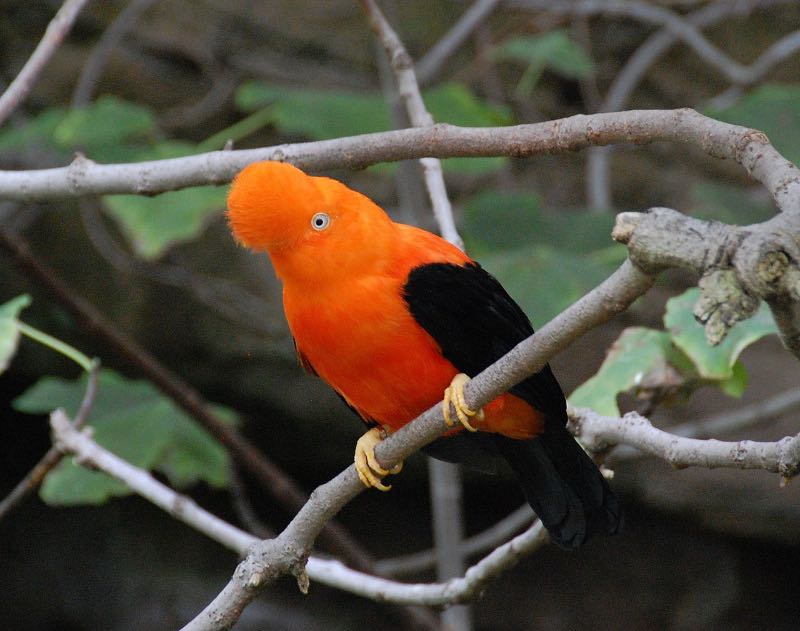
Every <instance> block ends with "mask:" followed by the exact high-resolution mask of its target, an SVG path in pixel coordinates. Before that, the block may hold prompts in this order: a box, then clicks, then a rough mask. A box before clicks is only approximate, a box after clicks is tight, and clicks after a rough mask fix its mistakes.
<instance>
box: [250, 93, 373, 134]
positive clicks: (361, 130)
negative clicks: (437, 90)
mask: <svg viewBox="0 0 800 631" xmlns="http://www.w3.org/2000/svg"><path fill="white" fill-rule="evenodd" d="M236 104H237V105H238V106H239V107H240V108H242V109H244V110H247V111H253V110H256V109H260V108H262V107H265V106H267V105H269V106H270V107H271V108H272V109H271V111H272V116H273V118H272V120H273V121H274V123H275V125H277V126H278V127H279V128H280V129H281V130H282V131H284V132H287V133H294V134H302V135H304V136H308V137H309V138H313V139H315V140H327V139H330V138H338V137H341V136H354V135H356V134H366V133H370V132H376V131H385V130H387V129H389V114H388V110H387V107H386V104H385V103H384V102H383V99H382V98H381V97H380V96H378V95H377V94H371V93H363V94H360V93H359V94H357V93H351V92H343V91H335V90H325V91H322V90H306V89H301V88H285V87H278V86H272V85H268V84H265V83H262V82H257V81H252V82H249V83H245V84H244V85H242V86H241V87H240V88H239V89H238V90H237V92H236Z"/></svg>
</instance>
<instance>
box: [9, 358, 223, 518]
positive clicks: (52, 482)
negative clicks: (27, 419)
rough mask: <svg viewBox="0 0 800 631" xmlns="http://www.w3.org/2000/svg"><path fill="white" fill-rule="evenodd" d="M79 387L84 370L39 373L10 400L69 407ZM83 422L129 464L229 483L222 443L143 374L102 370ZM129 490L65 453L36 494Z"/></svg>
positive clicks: (63, 497) (87, 499) (181, 480)
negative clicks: (72, 376)
mask: <svg viewBox="0 0 800 631" xmlns="http://www.w3.org/2000/svg"><path fill="white" fill-rule="evenodd" d="M85 387H86V379H85V378H81V379H80V380H76V381H68V380H65V379H60V378H55V377H45V378H43V379H41V380H39V382H38V383H36V384H35V385H34V386H32V387H31V388H30V389H29V390H28V391H26V392H25V393H23V394H22V395H21V396H20V397H18V398H17V399H15V400H14V402H13V405H14V407H15V408H16V409H18V410H20V411H22V412H28V413H32V414H42V413H49V412H50V411H51V410H53V409H54V408H57V407H63V408H64V409H65V410H66V411H67V413H68V414H70V415H74V414H75V412H76V411H77V409H78V406H79V405H80V401H81V399H82V398H83V394H84V391H85ZM90 424H91V426H92V427H93V428H94V438H95V440H96V441H97V442H98V443H99V444H100V445H102V446H104V447H105V448H107V449H108V450H110V451H112V452H113V453H115V454H116V455H118V456H120V457H121V458H124V459H125V460H127V461H128V462H130V463H131V464H133V465H135V466H138V467H142V468H145V469H149V470H154V471H158V472H161V473H163V474H164V475H166V476H167V477H168V478H169V479H170V481H171V482H172V484H174V485H175V486H178V487H185V486H188V485H190V484H193V483H195V482H198V481H205V482H207V483H209V484H211V485H213V486H217V487H219V486H224V485H226V484H227V483H228V461H227V453H226V452H225V450H224V449H223V447H222V446H221V445H219V443H217V442H216V441H215V440H214V439H213V438H212V437H211V436H210V435H209V434H208V433H207V432H206V431H205V429H203V428H201V427H200V426H198V425H197V424H196V423H195V422H194V420H192V419H191V418H190V417H189V416H187V415H186V414H185V413H184V412H182V411H181V410H179V409H178V408H177V407H176V406H175V405H174V404H173V403H172V402H171V401H170V400H169V399H167V398H165V397H164V396H162V395H161V394H160V393H159V392H158V391H157V390H156V389H155V388H154V387H153V386H152V385H151V384H150V383H148V382H146V381H133V380H129V379H126V378H124V377H122V376H120V375H118V374H116V373H114V372H112V371H110V370H103V371H101V373H100V375H99V383H98V392H97V398H96V400H95V404H94V407H93V408H92V413H91V416H90ZM129 492H130V491H129V490H128V489H127V488H126V487H125V486H124V485H122V484H121V483H119V482H117V481H115V480H113V479H112V478H110V477H109V476H107V475H105V474H103V473H97V472H93V471H88V470H86V469H84V468H83V467H79V466H76V465H75V464H74V463H72V462H71V461H70V460H68V459H65V460H64V461H62V462H61V464H59V466H58V467H56V468H55V469H54V470H53V471H51V472H50V474H48V476H47V478H46V479H45V481H44V484H43V485H42V489H41V496H42V499H44V501H46V502H48V503H50V504H83V503H93V504H95V503H101V502H105V501H106V500H107V499H109V498H110V497H112V496H118V495H125V494H128V493H129Z"/></svg>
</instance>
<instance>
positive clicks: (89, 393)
mask: <svg viewBox="0 0 800 631" xmlns="http://www.w3.org/2000/svg"><path fill="white" fill-rule="evenodd" d="M99 372H100V361H99V360H98V359H94V360H92V369H91V370H90V371H89V378H88V381H87V383H86V391H85V393H84V395H83V400H82V401H81V405H80V408H78V412H77V413H76V414H75V420H74V421H73V422H72V428H73V429H74V430H76V431H77V430H79V429H81V428H82V427H83V426H84V425H85V424H86V421H87V420H88V418H89V413H90V412H91V410H92V407H93V406H94V400H95V397H96V395H97V376H98V374H99ZM62 457H63V454H62V453H61V451H59V450H58V449H56V448H55V447H51V448H50V449H48V450H47V453H45V455H44V456H42V459H41V460H39V462H37V463H36V465H35V466H34V467H33V469H31V470H30V472H29V473H28V475H26V476H25V477H24V478H23V479H22V480H21V481H20V482H19V484H17V486H15V487H14V488H13V489H12V491H11V492H10V493H9V494H8V495H7V496H6V497H5V498H3V501H2V502H0V519H3V517H5V516H6V515H8V514H9V513H10V512H11V511H12V510H14V508H16V507H17V506H18V505H19V503H20V502H21V501H22V500H23V499H25V498H26V497H27V496H28V495H29V494H30V493H31V492H32V491H35V490H36V489H38V488H39V486H40V485H41V483H42V480H44V478H45V476H46V475H47V474H48V473H50V471H52V470H53V469H54V468H55V467H56V465H57V464H58V463H59V462H61V458H62Z"/></svg>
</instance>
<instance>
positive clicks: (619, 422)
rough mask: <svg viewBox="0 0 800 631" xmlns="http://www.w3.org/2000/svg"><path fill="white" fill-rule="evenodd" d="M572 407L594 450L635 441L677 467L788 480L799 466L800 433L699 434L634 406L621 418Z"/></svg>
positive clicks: (579, 433)
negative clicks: (686, 433) (669, 428)
mask: <svg viewBox="0 0 800 631" xmlns="http://www.w3.org/2000/svg"><path fill="white" fill-rule="evenodd" d="M571 413H572V416H571V424H572V427H573V429H574V431H575V435H576V436H578V438H580V439H581V442H582V443H583V444H584V445H586V446H587V447H588V448H589V449H591V450H593V451H602V450H605V449H608V447H610V446H613V445H620V444H623V445H630V446H631V447H635V448H636V449H639V450H641V451H644V452H646V453H648V454H651V455H654V456H658V457H659V458H661V459H662V460H666V461H667V462H669V463H670V464H672V465H673V466H674V467H678V468H684V467H706V468H709V469H715V468H717V467H731V468H735V469H764V470H765V471H771V472H773V473H779V474H780V475H781V477H782V479H783V480H788V479H790V478H792V477H794V476H795V475H797V473H798V471H800V434H797V435H795V436H787V437H786V438H782V439H781V440H778V441H775V442H757V441H753V440H740V441H735V442H726V441H722V440H715V439H713V438H711V439H707V440H699V439H696V438H684V437H682V436H675V435H674V434H670V433H668V432H665V431H663V430H660V429H658V428H656V427H653V425H652V424H651V423H650V421H649V420H648V419H646V418H644V417H643V416H641V415H639V414H638V413H636V412H629V413H628V414H626V415H625V416H623V417H622V418H621V419H620V418H612V417H607V416H602V415H600V414H597V413H596V412H594V411H592V410H589V409H587V408H573V409H572V410H571Z"/></svg>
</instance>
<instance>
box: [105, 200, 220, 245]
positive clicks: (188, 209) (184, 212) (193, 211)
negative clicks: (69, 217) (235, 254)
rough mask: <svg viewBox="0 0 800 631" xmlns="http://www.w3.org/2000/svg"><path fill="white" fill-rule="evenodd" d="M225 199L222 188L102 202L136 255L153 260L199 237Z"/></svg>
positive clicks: (218, 211)
mask: <svg viewBox="0 0 800 631" xmlns="http://www.w3.org/2000/svg"><path fill="white" fill-rule="evenodd" d="M225 195H226V189H225V188H223V187H218V186H197V187H194V188H187V189H184V190H182V191H170V192H168V193H162V194H161V195H158V196H156V197H141V196H139V195H109V196H106V197H104V198H103V199H104V201H105V203H106V207H107V211H108V213H109V214H110V215H111V216H112V217H113V218H114V219H115V220H116V221H117V223H118V224H119V226H120V228H121V229H122V231H123V233H124V234H125V236H126V237H127V238H128V241H129V242H130V243H131V245H132V246H133V248H134V250H135V251H136V253H137V254H138V255H139V256H141V257H142V258H145V259H150V260H152V259H156V258H158V257H159V256H161V255H162V254H163V253H164V252H165V251H166V250H167V249H168V248H169V247H170V246H172V245H174V244H176V243H183V242H186V241H191V240H192V239H196V238H197V237H199V236H200V235H201V234H202V232H203V230H204V229H205V227H206V225H207V224H208V222H209V220H210V219H211V218H212V217H214V216H216V215H217V214H218V213H220V212H221V210H222V209H223V208H224V207H225Z"/></svg>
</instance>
